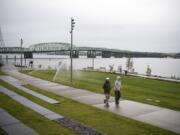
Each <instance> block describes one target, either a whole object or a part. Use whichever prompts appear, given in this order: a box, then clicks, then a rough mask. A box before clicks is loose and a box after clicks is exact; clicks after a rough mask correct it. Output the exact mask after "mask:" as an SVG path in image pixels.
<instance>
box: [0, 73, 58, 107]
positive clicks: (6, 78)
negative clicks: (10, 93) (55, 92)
mask: <svg viewBox="0 0 180 135" xmlns="http://www.w3.org/2000/svg"><path fill="white" fill-rule="evenodd" d="M0 79H2V80H3V81H5V82H7V83H9V84H11V85H12V86H14V87H15V88H17V89H19V90H22V91H23V92H25V93H28V94H30V95H33V96H35V97H37V98H39V99H41V100H43V101H45V102H48V103H49V104H57V103H59V101H57V100H54V99H52V98H50V97H47V96H44V95H42V94H40V93H37V92H35V91H32V90H30V89H27V88H25V87H23V86H21V82H20V81H19V80H17V79H15V78H13V77H11V76H0Z"/></svg>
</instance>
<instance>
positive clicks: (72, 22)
mask: <svg viewBox="0 0 180 135" xmlns="http://www.w3.org/2000/svg"><path fill="white" fill-rule="evenodd" d="M74 26H75V22H74V19H73V18H71V31H70V34H71V51H70V58H71V80H70V81H71V85H72V82H73V50H72V49H73V30H74Z"/></svg>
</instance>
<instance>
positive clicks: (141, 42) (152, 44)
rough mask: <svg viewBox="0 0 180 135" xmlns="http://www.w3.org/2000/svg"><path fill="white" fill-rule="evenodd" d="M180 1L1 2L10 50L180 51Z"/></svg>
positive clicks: (0, 18)
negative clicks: (54, 46) (69, 46)
mask: <svg viewBox="0 0 180 135" xmlns="http://www.w3.org/2000/svg"><path fill="white" fill-rule="evenodd" d="M179 13H180V0H0V27H1V30H2V34H3V38H4V41H5V43H6V45H7V46H15V45H16V46H17V45H18V44H19V40H20V38H23V39H24V46H26V47H28V46H29V45H31V44H35V43H41V42H70V34H69V31H70V18H71V17H74V19H75V22H76V25H75V30H74V44H76V45H77V46H93V47H107V48H118V49H122V50H132V51H156V52H180V14H179Z"/></svg>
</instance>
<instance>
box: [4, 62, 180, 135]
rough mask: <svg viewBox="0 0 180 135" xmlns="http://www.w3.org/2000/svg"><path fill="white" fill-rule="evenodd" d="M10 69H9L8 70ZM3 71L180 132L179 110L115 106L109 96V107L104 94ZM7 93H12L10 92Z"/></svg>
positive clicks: (134, 104) (24, 81) (130, 104)
mask: <svg viewBox="0 0 180 135" xmlns="http://www.w3.org/2000/svg"><path fill="white" fill-rule="evenodd" d="M8 69H11V70H8ZM3 71H4V72H5V73H6V74H8V75H9V76H12V77H14V78H16V79H12V78H11V79H10V80H11V82H13V81H14V82H15V81H17V80H19V81H17V82H18V84H21V83H22V84H30V85H33V86H36V87H39V88H41V89H44V90H46V91H49V92H52V93H55V94H57V95H60V96H64V97H67V98H70V99H73V100H75V101H79V102H81V103H84V104H88V105H91V106H94V107H97V108H99V109H102V110H106V111H110V112H112V113H115V114H118V115H122V116H125V117H128V118H131V119H134V120H137V121H141V122H144V123H148V124H151V125H153V126H157V127H160V128H163V129H166V130H170V131H173V132H176V133H180V112H179V111H174V110H170V109H166V108H162V107H157V106H153V105H148V104H143V103H139V102H134V101H130V100H121V101H120V105H119V106H118V107H117V106H115V103H114V98H113V97H111V98H110V107H109V108H106V107H104V104H103V99H104V95H103V94H97V93H93V92H90V91H86V90H80V89H75V88H72V87H69V86H64V85H60V84H57V83H54V82H50V81H45V80H42V79H39V78H35V77H32V76H28V75H25V74H22V73H20V72H18V71H17V69H16V68H14V67H12V68H11V66H10V65H7V67H4V68H3ZM7 94H10V95H11V94H13V93H11V92H9V93H7Z"/></svg>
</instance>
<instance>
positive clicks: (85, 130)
mask: <svg viewBox="0 0 180 135" xmlns="http://www.w3.org/2000/svg"><path fill="white" fill-rule="evenodd" d="M54 121H56V122H57V123H60V124H62V125H64V126H65V127H68V128H70V129H72V130H74V131H76V132H78V133H80V134H81V135H104V134H103V133H100V132H98V131H96V130H95V129H93V128H90V127H87V126H86V125H84V124H81V123H79V122H76V121H73V120H70V119H68V118H59V119H56V120H54Z"/></svg>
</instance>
